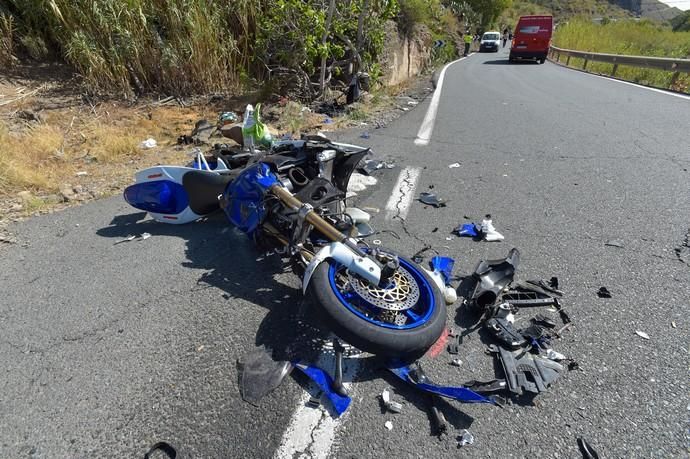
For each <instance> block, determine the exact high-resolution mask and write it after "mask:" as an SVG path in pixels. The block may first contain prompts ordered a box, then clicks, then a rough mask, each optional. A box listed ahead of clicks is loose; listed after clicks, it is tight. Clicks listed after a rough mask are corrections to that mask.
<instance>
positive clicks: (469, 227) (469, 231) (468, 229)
mask: <svg viewBox="0 0 690 459" xmlns="http://www.w3.org/2000/svg"><path fill="white" fill-rule="evenodd" d="M455 234H457V235H458V236H465V237H477V236H479V228H478V227H477V225H476V224H474V223H465V224H463V225H461V226H458V227H457V228H455Z"/></svg>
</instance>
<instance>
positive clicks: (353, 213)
mask: <svg viewBox="0 0 690 459" xmlns="http://www.w3.org/2000/svg"><path fill="white" fill-rule="evenodd" d="M345 213H346V214H347V215H349V216H350V217H351V218H352V222H353V223H355V224H357V223H368V222H369V221H370V220H371V215H369V214H368V213H367V212H365V211H363V210H362V209H358V208H357V207H347V208H346V209H345Z"/></svg>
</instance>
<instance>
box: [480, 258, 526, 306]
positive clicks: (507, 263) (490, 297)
mask: <svg viewBox="0 0 690 459" xmlns="http://www.w3.org/2000/svg"><path fill="white" fill-rule="evenodd" d="M519 262H520V252H519V251H518V249H512V250H511V251H510V252H509V253H508V256H507V257H506V258H504V259H502V260H486V261H485V260H482V261H480V262H479V263H478V264H477V267H476V268H475V270H474V273H473V274H472V276H473V277H474V279H475V280H476V281H477V283H476V286H475V288H474V292H473V293H472V297H471V300H472V302H473V303H474V304H475V305H477V306H479V307H480V308H486V307H488V306H491V305H492V304H494V303H495V302H496V300H497V299H498V296H499V294H501V292H502V291H503V290H504V289H505V288H506V287H507V286H508V285H510V283H511V282H512V281H513V277H514V276H515V270H516V269H517V265H518V263H519Z"/></svg>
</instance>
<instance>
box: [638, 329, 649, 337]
mask: <svg viewBox="0 0 690 459" xmlns="http://www.w3.org/2000/svg"><path fill="white" fill-rule="evenodd" d="M635 334H636V335H637V336H639V337H640V338H644V339H649V335H648V334H646V333H645V332H643V331H640V330H637V331H635Z"/></svg>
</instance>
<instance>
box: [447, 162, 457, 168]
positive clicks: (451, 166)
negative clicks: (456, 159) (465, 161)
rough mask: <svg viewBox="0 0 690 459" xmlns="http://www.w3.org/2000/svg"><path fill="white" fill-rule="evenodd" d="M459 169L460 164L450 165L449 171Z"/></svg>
mask: <svg viewBox="0 0 690 459" xmlns="http://www.w3.org/2000/svg"><path fill="white" fill-rule="evenodd" d="M458 167H460V163H453V164H449V165H448V168H449V169H457V168H458Z"/></svg>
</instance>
